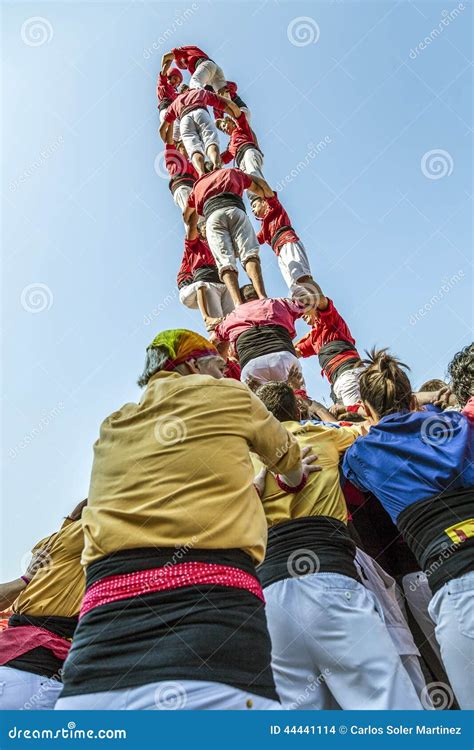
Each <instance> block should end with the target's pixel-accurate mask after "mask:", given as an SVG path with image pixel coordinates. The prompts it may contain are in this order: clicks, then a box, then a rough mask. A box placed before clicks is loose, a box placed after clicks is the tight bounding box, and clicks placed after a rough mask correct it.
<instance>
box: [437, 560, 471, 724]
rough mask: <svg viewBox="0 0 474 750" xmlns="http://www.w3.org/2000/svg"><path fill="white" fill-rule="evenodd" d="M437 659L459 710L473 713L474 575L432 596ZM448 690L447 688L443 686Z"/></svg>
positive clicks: (442, 588) (450, 583) (458, 579)
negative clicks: (438, 647) (439, 650)
mask: <svg viewBox="0 0 474 750" xmlns="http://www.w3.org/2000/svg"><path fill="white" fill-rule="evenodd" d="M428 611H429V613H430V615H431V617H432V618H433V621H434V622H435V623H436V630H435V632H436V638H437V639H438V642H439V645H440V646H441V659H442V662H443V665H444V668H445V670H446V674H447V675H448V677H449V681H450V683H451V685H452V687H453V690H454V694H455V696H456V700H457V702H458V703H459V706H460V708H462V709H465V710H471V711H472V710H473V709H474V678H473V666H474V571H471V572H470V573H466V574H465V575H463V576H461V577H460V578H455V579H454V580H452V581H449V582H448V583H445V584H444V586H442V587H441V588H440V590H439V591H437V592H436V594H435V595H434V596H433V599H432V600H431V603H430V606H429V609H428ZM446 687H448V686H446Z"/></svg>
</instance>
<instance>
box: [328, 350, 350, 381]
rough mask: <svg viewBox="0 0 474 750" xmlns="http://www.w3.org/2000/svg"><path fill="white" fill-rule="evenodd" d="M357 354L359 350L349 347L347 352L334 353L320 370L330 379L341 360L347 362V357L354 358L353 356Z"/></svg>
mask: <svg viewBox="0 0 474 750" xmlns="http://www.w3.org/2000/svg"><path fill="white" fill-rule="evenodd" d="M358 356H359V352H358V351H357V349H350V350H348V351H347V352H341V354H336V356H335V357H333V358H332V359H331V361H330V362H329V364H327V365H326V367H325V368H324V370H321V374H322V375H326V377H327V379H328V380H329V381H330V380H331V378H332V375H333V373H334V372H335V371H336V370H337V368H338V367H340V365H342V364H343V362H347V360H348V359H354V357H358Z"/></svg>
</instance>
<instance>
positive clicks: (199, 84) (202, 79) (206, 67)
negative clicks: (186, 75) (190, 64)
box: [189, 60, 227, 91]
mask: <svg viewBox="0 0 474 750" xmlns="http://www.w3.org/2000/svg"><path fill="white" fill-rule="evenodd" d="M226 83H227V81H226V79H225V77H224V71H223V70H222V68H220V67H219V65H217V63H215V62H214V61H213V60H204V62H202V63H200V64H199V65H198V66H197V68H196V70H195V71H194V73H193V74H192V76H191V79H190V81H189V88H190V89H203V88H205V87H206V86H212V87H213V89H214V91H220V89H222V88H224V86H225V85H226Z"/></svg>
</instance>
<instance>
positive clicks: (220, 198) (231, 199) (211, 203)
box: [203, 193, 245, 219]
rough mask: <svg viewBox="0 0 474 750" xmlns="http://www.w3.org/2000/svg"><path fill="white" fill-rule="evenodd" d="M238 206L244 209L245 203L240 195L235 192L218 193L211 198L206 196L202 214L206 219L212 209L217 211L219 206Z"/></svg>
mask: <svg viewBox="0 0 474 750" xmlns="http://www.w3.org/2000/svg"><path fill="white" fill-rule="evenodd" d="M230 206H233V207H234V208H240V210H241V211H245V203H244V201H243V200H242V198H241V196H240V195H236V194H235V193H219V195H213V196H212V198H208V199H207V201H206V202H205V203H204V208H203V216H204V218H205V219H208V218H209V216H210V215H211V214H212V212H213V211H217V210H218V209H219V208H229V207H230Z"/></svg>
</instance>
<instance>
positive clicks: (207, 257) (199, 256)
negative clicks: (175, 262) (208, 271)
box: [177, 237, 216, 287]
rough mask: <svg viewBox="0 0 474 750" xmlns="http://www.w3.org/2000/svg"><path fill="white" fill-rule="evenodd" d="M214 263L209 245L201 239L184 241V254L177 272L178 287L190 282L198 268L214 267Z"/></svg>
mask: <svg viewBox="0 0 474 750" xmlns="http://www.w3.org/2000/svg"><path fill="white" fill-rule="evenodd" d="M215 265H216V261H215V260H214V256H213V254H212V253H211V250H210V248H209V245H208V244H207V242H206V241H205V240H203V239H202V238H201V237H196V239H194V240H184V253H183V259H182V261H181V266H180V269H179V271H178V276H177V282H178V287H179V286H180V285H181V284H182V283H183V281H187V280H188V279H189V280H190V281H192V279H193V276H194V274H195V272H196V271H197V269H198V268H202V266H215Z"/></svg>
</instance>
